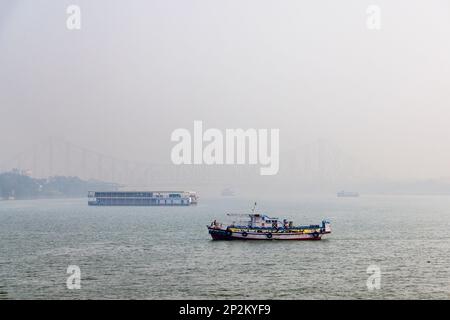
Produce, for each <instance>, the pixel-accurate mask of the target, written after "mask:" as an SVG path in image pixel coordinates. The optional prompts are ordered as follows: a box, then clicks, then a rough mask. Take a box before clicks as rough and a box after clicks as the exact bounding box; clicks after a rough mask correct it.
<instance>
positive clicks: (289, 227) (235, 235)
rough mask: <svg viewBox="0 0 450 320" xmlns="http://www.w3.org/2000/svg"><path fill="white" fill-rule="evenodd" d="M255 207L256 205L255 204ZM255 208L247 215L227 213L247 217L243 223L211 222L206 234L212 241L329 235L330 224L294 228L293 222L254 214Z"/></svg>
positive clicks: (323, 222)
mask: <svg viewBox="0 0 450 320" xmlns="http://www.w3.org/2000/svg"><path fill="white" fill-rule="evenodd" d="M255 207H256V203H255ZM255 207H253V209H252V212H251V213H249V214H236V213H229V214H227V215H228V216H239V217H247V220H245V221H244V222H240V223H236V222H233V223H231V224H229V225H227V224H223V223H219V222H217V221H216V220H214V221H213V222H211V224H210V225H209V226H206V227H207V228H208V232H209V234H210V235H211V237H212V239H213V240H320V239H322V236H323V235H325V234H329V233H331V225H330V222H328V221H326V220H322V223H321V224H320V225H309V226H295V225H294V224H293V221H288V220H287V219H283V220H280V219H278V218H271V217H269V216H267V215H264V214H258V213H255Z"/></svg>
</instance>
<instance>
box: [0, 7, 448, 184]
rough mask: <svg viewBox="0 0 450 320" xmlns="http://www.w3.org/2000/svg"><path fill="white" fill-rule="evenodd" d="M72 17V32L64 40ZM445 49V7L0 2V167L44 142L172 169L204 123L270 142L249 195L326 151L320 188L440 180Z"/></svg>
mask: <svg viewBox="0 0 450 320" xmlns="http://www.w3.org/2000/svg"><path fill="white" fill-rule="evenodd" d="M70 4H76V5H79V6H80V8H81V30H73V31H70V30H68V29H67V28H66V19H67V16H68V15H67V14H66V8H67V6H68V5H70ZM370 4H376V5H378V6H379V7H380V8H381V30H378V31H374V30H369V29H368V28H367V27H366V19H367V15H366V8H367V7H368V6H369V5H370ZM449 39H450V5H449V2H448V1H444V0H442V1H436V0H434V1H357V0H355V1H349V0H344V1H339V2H338V1H331V0H330V1H322V0H321V1H297V0H292V1H286V0H285V1H281V2H279V1H261V0H251V1H249V0H240V1H235V0H232V1H218V0H213V1H211V0H202V1H192V0H189V1H181V0H178V1H166V0H165V1H110V0H108V1H100V0H97V1H80V0H71V1H53V0H49V1H44V0H41V1H36V0H33V1H32V0H27V1H17V0H3V1H2V2H1V3H0V145H1V152H0V163H1V162H8V161H9V159H11V158H12V157H13V156H14V155H15V154H17V153H19V152H21V151H22V150H28V149H30V148H33V146H34V145H36V144H40V143H42V141H46V140H48V139H49V137H54V138H55V139H61V140H63V141H70V142H71V143H73V144H76V145H79V146H83V147H85V148H88V149H94V150H97V151H99V152H101V153H104V154H106V155H110V156H112V157H116V158H119V159H126V160H130V161H137V162H145V163H159V164H165V163H167V165H170V164H171V160H170V152H171V148H172V147H173V145H174V143H173V142H171V140H170V137H171V133H172V132H173V131H174V130H175V129H177V128H187V129H189V130H192V128H193V122H194V120H201V121H203V123H204V126H205V127H206V128H219V129H220V130H225V129H227V128H244V129H245V128H267V129H271V128H277V129H280V168H281V169H280V177H278V178H276V177H272V178H269V177H261V176H259V175H256V176H255V177H254V180H252V181H253V183H254V186H255V187H259V186H264V187H267V186H268V184H264V183H263V184H261V183H260V182H261V181H265V182H267V181H270V180H267V179H281V182H280V181H278V182H279V183H282V184H283V183H285V184H286V185H292V184H293V183H292V181H290V178H292V177H290V175H289V174H286V172H287V170H290V168H292V166H295V163H297V162H296V161H295V159H299V158H301V157H302V155H304V154H310V153H311V152H312V153H314V154H315V155H316V156H317V153H316V152H314V151H311V150H312V149H314V148H316V147H317V145H323V144H326V145H327V146H328V147H326V148H325V149H324V150H325V152H326V153H327V152H328V153H331V155H330V156H328V155H323V154H322V155H318V156H317V157H316V156H315V157H313V158H312V160H311V161H312V162H317V163H319V162H320V163H319V164H314V165H313V166H315V167H317V166H318V167H319V169H318V170H319V171H320V170H322V171H323V170H325V172H327V170H328V173H325V174H326V175H329V174H332V172H333V171H335V170H336V169H335V167H334V165H335V162H336V161H338V162H342V163H341V164H340V165H339V168H340V169H338V170H343V171H342V173H341V175H338V177H336V179H332V180H333V181H332V182H331V185H332V187H333V188H334V187H338V185H339V179H340V178H339V177H341V178H342V177H343V176H346V175H347V174H346V172H352V177H351V179H352V181H353V182H361V183H363V182H367V181H377V179H381V178H382V179H389V180H398V181H401V180H405V181H409V180H416V179H441V178H447V177H450V166H449V163H450V148H449V146H450V125H449V119H450V41H449ZM319 149H320V148H319ZM337 152H338V153H339V156H337V155H336V154H337ZM341 155H342V157H341ZM334 157H339V158H334ZM55 161H56V160H55ZM330 163H331V164H330ZM56 165H57V164H55V166H56ZM321 166H322V167H321ZM330 166H331V167H330ZM343 168H344V169H343ZM355 168H358V169H357V170H356V171H355ZM361 168H362V169H361ZM223 169H225V168H217V170H218V171H217V172H219V173H218V174H221V173H220V172H221V171H220V170H223ZM208 170H214V168H208ZM256 170H257V169H256V168H255V171H256ZM309 171H311V170H309ZM330 172H331V173H330ZM75 173H76V172H75ZM301 174H302V171H301V170H300V171H298V175H301ZM238 178H239V177H237V178H236V179H238ZM305 179H306V178H305ZM308 179H310V180H314V179H315V173H312V174H311V176H310V177H308ZM299 181H302V179H301V177H300V180H299ZM296 183H297V182H296Z"/></svg>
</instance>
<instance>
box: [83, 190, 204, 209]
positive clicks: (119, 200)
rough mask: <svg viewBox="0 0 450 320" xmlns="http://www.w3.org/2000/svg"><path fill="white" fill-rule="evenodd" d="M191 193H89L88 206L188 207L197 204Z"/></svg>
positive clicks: (195, 195) (193, 194)
mask: <svg viewBox="0 0 450 320" xmlns="http://www.w3.org/2000/svg"><path fill="white" fill-rule="evenodd" d="M197 200H198V197H197V194H196V193H195V192H193V191H89V192H88V204H89V205H90V206H189V205H193V204H197Z"/></svg>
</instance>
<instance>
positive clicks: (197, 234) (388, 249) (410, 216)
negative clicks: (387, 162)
mask: <svg viewBox="0 0 450 320" xmlns="http://www.w3.org/2000/svg"><path fill="white" fill-rule="evenodd" d="M200 200H201V202H200V203H199V204H198V205H197V206H191V207H88V206H87V200H86V199H75V200H29V201H3V202H0V299H95V298H97V299H182V298H185V299H189V298H192V299H219V298H223V299H247V298H255V299H259V298H261V299H380V298H381V299H413V298H414V299H416V298H417V299H431V298H436V299H449V298H450V196H415V197H414V196H361V197H360V198H336V197H317V196H315V197H312V196H311V197H302V198H298V199H296V200H295V201H292V200H289V201H269V200H264V201H260V211H261V212H263V213H268V214H270V215H274V216H278V217H280V218H284V217H286V218H290V219H293V220H294V222H296V223H299V224H310V223H313V224H317V223H319V222H320V221H321V220H322V218H328V219H329V220H331V223H332V228H333V233H332V234H331V235H330V236H329V237H328V238H327V239H326V240H325V239H324V240H322V241H311V242H309V241H304V242H296V241H292V242H290V241H288V242H279V241H262V242H252V241H247V242H239V241H230V242H221V241H211V240H210V238H209V235H208V233H207V230H206V227H205V226H206V224H208V223H210V222H211V221H212V220H213V219H215V218H217V219H219V220H220V219H221V218H223V217H225V212H227V211H236V210H237V211H242V210H245V209H246V208H249V207H250V206H251V204H252V201H254V199H240V198H234V197H229V198H220V199H205V198H201V199H200ZM68 265H78V266H79V267H80V269H81V289H80V290H69V289H67V287H66V279H67V277H68V274H67V273H66V271H67V267H68ZM370 265H377V266H379V268H380V269H381V272H382V274H381V289H380V290H375V291H369V290H368V289H367V286H366V281H367V278H368V277H369V274H367V273H366V271H367V267H368V266H370Z"/></svg>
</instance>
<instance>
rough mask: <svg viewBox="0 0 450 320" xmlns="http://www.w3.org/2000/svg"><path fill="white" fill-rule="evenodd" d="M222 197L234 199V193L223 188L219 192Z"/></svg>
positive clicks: (229, 189)
mask: <svg viewBox="0 0 450 320" xmlns="http://www.w3.org/2000/svg"><path fill="white" fill-rule="evenodd" d="M221 195H222V197H234V196H235V193H234V191H233V189H231V188H225V189H223V190H222V192H221Z"/></svg>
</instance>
